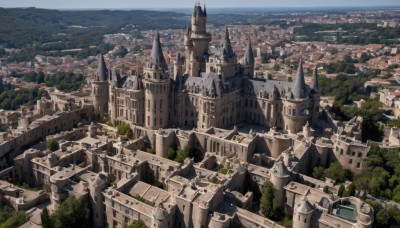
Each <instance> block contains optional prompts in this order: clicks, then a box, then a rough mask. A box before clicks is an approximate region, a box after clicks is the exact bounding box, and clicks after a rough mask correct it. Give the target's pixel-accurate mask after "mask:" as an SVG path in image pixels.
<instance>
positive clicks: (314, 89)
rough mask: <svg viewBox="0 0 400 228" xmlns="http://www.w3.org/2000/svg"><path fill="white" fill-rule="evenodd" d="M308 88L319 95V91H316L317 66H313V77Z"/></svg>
mask: <svg viewBox="0 0 400 228" xmlns="http://www.w3.org/2000/svg"><path fill="white" fill-rule="evenodd" d="M310 88H311V89H312V90H313V91H314V92H316V93H319V90H318V72H317V66H315V68H314V72H313V75H312V81H311V85H310Z"/></svg>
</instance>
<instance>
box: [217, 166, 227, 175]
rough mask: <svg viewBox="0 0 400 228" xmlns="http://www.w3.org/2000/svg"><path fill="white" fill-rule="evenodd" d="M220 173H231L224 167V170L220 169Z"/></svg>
mask: <svg viewBox="0 0 400 228" xmlns="http://www.w3.org/2000/svg"><path fill="white" fill-rule="evenodd" d="M218 172H219V173H222V174H224V175H226V174H227V173H228V172H229V169H227V168H224V167H222V168H220V169H219V171H218Z"/></svg>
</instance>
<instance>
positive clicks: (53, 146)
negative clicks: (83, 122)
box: [46, 139, 60, 151]
mask: <svg viewBox="0 0 400 228" xmlns="http://www.w3.org/2000/svg"><path fill="white" fill-rule="evenodd" d="M46 148H47V149H48V150H51V151H56V150H58V149H59V148H60V145H59V144H58V142H57V140H55V139H48V140H47V141H46Z"/></svg>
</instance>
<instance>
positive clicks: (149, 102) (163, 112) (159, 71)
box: [143, 32, 170, 130]
mask: <svg viewBox="0 0 400 228" xmlns="http://www.w3.org/2000/svg"><path fill="white" fill-rule="evenodd" d="M143 84H144V87H145V90H146V92H145V110H146V112H145V126H146V127H147V128H150V129H153V130H156V129H160V128H166V127H167V126H168V122H169V113H168V109H169V92H170V78H169V74H168V65H167V62H166V61H165V58H164V54H163V51H162V48H161V41H160V35H159V33H158V32H157V33H156V36H155V37H154V42H153V49H152V51H151V55H150V58H149V60H148V63H147V64H146V67H145V69H144V76H143Z"/></svg>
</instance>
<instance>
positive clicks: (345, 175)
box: [324, 162, 351, 183]
mask: <svg viewBox="0 0 400 228" xmlns="http://www.w3.org/2000/svg"><path fill="white" fill-rule="evenodd" d="M324 174H325V176H326V177H328V178H330V179H333V180H335V181H337V182H341V183H343V182H345V181H346V180H350V179H351V172H350V171H349V170H347V169H344V168H343V167H342V165H341V164H340V163H338V162H334V163H332V164H331V165H330V166H329V168H327V169H325V171H324Z"/></svg>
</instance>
